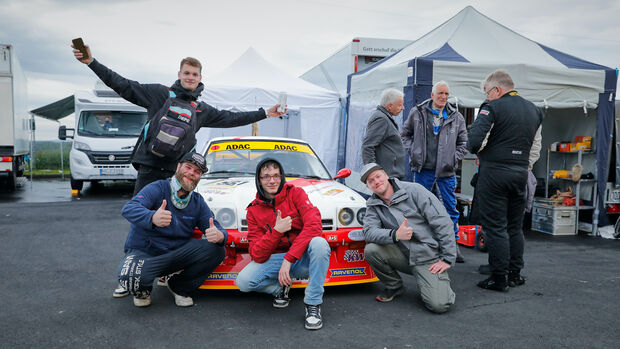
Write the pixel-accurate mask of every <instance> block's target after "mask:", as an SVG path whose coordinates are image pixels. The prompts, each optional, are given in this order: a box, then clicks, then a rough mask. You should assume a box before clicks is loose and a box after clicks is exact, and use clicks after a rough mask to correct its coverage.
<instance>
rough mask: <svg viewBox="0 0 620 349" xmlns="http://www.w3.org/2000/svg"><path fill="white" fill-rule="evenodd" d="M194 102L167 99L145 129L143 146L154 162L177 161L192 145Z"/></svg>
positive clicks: (194, 125)
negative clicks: (155, 159) (156, 158)
mask: <svg viewBox="0 0 620 349" xmlns="http://www.w3.org/2000/svg"><path fill="white" fill-rule="evenodd" d="M196 106H197V104H196V102H194V101H185V100H182V99H179V98H175V97H169V98H168V99H167V100H166V102H165V103H164V105H163V107H162V108H161V109H160V110H159V111H158V112H157V114H155V116H154V117H153V118H152V119H151V121H150V122H149V125H148V130H147V132H146V138H145V140H144V143H145V145H146V148H147V150H148V152H150V153H151V154H153V155H155V156H156V157H158V158H161V159H166V160H170V161H177V160H179V159H180V158H181V157H182V156H183V155H185V154H186V153H187V152H189V151H191V150H192V149H193V148H194V146H195V145H196V123H197V120H196Z"/></svg>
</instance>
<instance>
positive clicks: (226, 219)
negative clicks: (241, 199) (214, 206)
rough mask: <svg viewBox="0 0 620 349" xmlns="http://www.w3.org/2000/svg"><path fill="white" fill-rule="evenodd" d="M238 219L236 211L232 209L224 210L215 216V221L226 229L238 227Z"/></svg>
mask: <svg viewBox="0 0 620 349" xmlns="http://www.w3.org/2000/svg"><path fill="white" fill-rule="evenodd" d="M236 218H237V217H236V215H235V211H233V210H232V209H230V208H222V209H220V210H218V211H217V213H216V214H215V219H217V221H218V222H220V224H221V225H222V227H224V228H234V227H235V226H236V224H235V223H236Z"/></svg>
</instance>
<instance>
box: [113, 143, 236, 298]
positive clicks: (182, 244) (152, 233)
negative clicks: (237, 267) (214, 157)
mask: <svg viewBox="0 0 620 349" xmlns="http://www.w3.org/2000/svg"><path fill="white" fill-rule="evenodd" d="M206 171H207V166H206V162H205V158H204V157H203V156H202V155H200V154H198V153H188V154H186V155H185V156H183V157H182V158H181V161H180V162H179V164H178V165H177V169H176V172H175V175H174V176H173V177H172V178H169V179H163V180H159V181H156V182H153V183H150V184H148V185H147V186H145V187H144V188H143V189H142V190H140V192H139V193H138V194H137V195H136V196H134V197H133V198H132V199H131V200H130V201H129V202H128V203H127V204H125V206H124V207H123V211H122V214H123V217H125V218H126V219H127V220H128V221H129V223H131V227H130V229H129V235H128V236H127V240H126V241H125V257H124V259H123V261H122V263H121V267H120V270H119V275H118V278H119V283H120V285H121V286H123V287H124V288H125V289H126V290H128V291H129V292H130V293H131V294H132V295H133V296H134V297H133V303H134V305H135V306H137V307H145V306H148V305H150V304H151V297H150V294H151V290H152V289H153V281H154V279H155V278H157V277H160V276H165V275H168V274H170V273H173V272H176V271H179V270H181V272H180V273H175V274H174V275H173V276H171V277H170V279H168V289H169V290H170V292H171V293H172V295H173V296H174V301H175V304H176V305H177V306H180V307H187V306H191V305H193V304H194V302H193V300H192V298H191V297H190V294H191V293H192V292H194V291H195V290H196V289H198V287H200V285H202V283H203V282H204V281H205V280H206V278H207V276H209V274H210V273H211V272H212V271H213V269H215V267H217V266H218V265H219V264H220V263H221V262H222V260H223V259H224V255H225V248H224V243H225V242H226V240H227V239H228V233H227V232H226V230H225V229H224V228H222V226H221V225H220V223H218V222H217V221H216V220H214V219H213V212H211V209H209V206H207V204H206V203H205V201H204V199H203V198H202V196H201V195H198V194H195V195H194V194H193V191H194V189H195V188H196V185H198V182H199V181H200V176H202V174H203V173H205V172H206ZM195 227H198V229H200V230H201V231H203V232H204V235H205V238H204V239H202V240H198V239H193V238H192V236H193V233H194V228H195Z"/></svg>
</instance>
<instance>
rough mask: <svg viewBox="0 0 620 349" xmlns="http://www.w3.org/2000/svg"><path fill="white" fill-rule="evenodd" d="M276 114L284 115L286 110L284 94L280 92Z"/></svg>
mask: <svg viewBox="0 0 620 349" xmlns="http://www.w3.org/2000/svg"><path fill="white" fill-rule="evenodd" d="M278 104H280V106H279V107H278V113H284V111H285V110H286V92H280V98H279V99H278Z"/></svg>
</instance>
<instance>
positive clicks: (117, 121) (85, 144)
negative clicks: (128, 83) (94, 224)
mask: <svg viewBox="0 0 620 349" xmlns="http://www.w3.org/2000/svg"><path fill="white" fill-rule="evenodd" d="M74 103H75V106H74V107H75V110H74V114H75V127H74V128H67V127H66V126H64V125H63V126H60V128H59V129H58V138H59V139H61V140H66V139H67V138H71V139H73V145H72V146H71V151H70V152H69V168H70V171H71V189H72V191H73V194H77V193H79V191H80V190H82V188H83V185H84V182H85V181H88V182H90V183H91V185H96V184H97V183H99V181H102V180H135V179H136V177H137V171H136V170H135V168H134V167H133V166H132V165H131V156H132V153H133V149H134V146H135V145H136V141H137V140H138V137H139V136H140V133H141V132H142V130H143V128H144V125H145V123H146V122H147V120H148V116H147V112H146V109H144V108H142V107H140V106H137V105H135V104H132V103H130V102H128V101H126V100H125V99H123V98H121V97H120V96H119V95H118V94H117V93H116V92H114V91H113V90H111V89H110V88H108V87H107V86H105V85H104V84H103V82H101V81H100V80H98V81H97V82H96V84H95V88H94V89H93V90H92V91H76V92H75V94H74Z"/></svg>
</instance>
